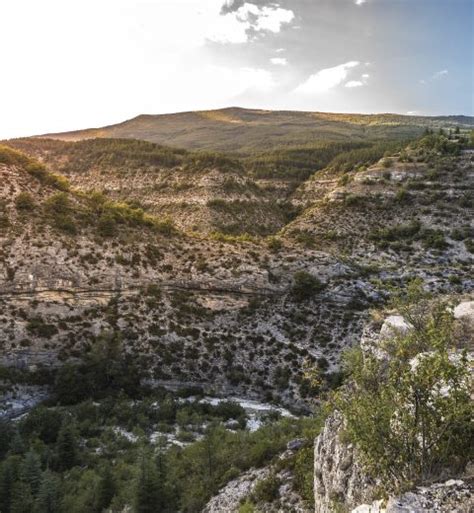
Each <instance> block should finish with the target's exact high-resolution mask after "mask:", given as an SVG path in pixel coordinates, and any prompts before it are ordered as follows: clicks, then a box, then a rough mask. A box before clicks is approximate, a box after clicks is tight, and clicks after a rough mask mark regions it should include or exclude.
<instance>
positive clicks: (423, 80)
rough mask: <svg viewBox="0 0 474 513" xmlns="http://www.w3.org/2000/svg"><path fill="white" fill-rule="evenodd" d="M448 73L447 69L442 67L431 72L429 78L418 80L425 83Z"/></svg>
mask: <svg viewBox="0 0 474 513" xmlns="http://www.w3.org/2000/svg"><path fill="white" fill-rule="evenodd" d="M448 74H449V71H448V70H447V69H442V70H440V71H437V72H436V73H433V74H432V75H431V77H429V78H426V79H424V78H423V79H421V80H420V84H423V85H425V84H427V83H428V82H434V81H435V80H439V79H441V78H444V77H446V76H447V75H448Z"/></svg>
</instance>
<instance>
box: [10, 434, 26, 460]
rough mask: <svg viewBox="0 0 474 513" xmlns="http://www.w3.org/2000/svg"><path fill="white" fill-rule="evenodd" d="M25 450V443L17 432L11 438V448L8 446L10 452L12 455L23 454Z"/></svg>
mask: <svg viewBox="0 0 474 513" xmlns="http://www.w3.org/2000/svg"><path fill="white" fill-rule="evenodd" d="M25 451H26V448H25V443H24V442H23V438H22V437H21V435H20V433H18V431H17V432H16V433H15V436H14V437H13V440H12V443H11V446H10V452H11V453H12V454H25Z"/></svg>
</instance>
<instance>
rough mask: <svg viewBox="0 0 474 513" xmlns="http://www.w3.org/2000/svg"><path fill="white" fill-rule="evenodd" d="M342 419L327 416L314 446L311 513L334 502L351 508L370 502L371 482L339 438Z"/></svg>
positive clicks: (326, 512) (349, 447)
mask: <svg viewBox="0 0 474 513" xmlns="http://www.w3.org/2000/svg"><path fill="white" fill-rule="evenodd" d="M343 427H344V420H343V417H342V415H341V414H340V413H338V412H335V413H333V414H332V415H330V416H329V417H328V418H327V420H326V423H325V425H324V428H323V430H322V431H321V433H320V435H319V436H318V437H317V438H316V444H315V449H314V497H315V513H331V512H333V511H334V509H335V508H336V506H337V505H340V504H344V505H345V506H347V507H355V506H357V505H358V504H360V503H361V502H366V501H369V500H370V501H371V499H372V491H373V487H374V484H375V483H374V482H373V480H371V479H370V478H369V477H368V476H367V475H366V473H365V472H364V471H363V469H362V467H361V466H360V465H359V463H358V462H357V457H356V453H355V449H354V447H353V446H352V445H351V444H346V443H344V442H343V441H341V439H340V435H341V433H342V430H343Z"/></svg>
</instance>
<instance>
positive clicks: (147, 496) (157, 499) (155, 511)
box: [135, 454, 164, 513]
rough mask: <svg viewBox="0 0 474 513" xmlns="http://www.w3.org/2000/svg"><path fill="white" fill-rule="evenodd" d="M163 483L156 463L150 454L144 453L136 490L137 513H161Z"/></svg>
mask: <svg viewBox="0 0 474 513" xmlns="http://www.w3.org/2000/svg"><path fill="white" fill-rule="evenodd" d="M161 502H162V497H161V483H160V481H159V476H158V471H157V468H156V464H155V462H154V461H153V459H152V458H151V457H150V456H149V455H146V454H145V455H143V456H142V459H141V463H140V472H139V475H138V480H137V485H136V490H135V511H136V513H161V512H162V511H163V510H164V508H163V505H162V504H161Z"/></svg>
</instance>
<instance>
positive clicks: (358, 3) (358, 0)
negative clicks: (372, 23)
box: [355, 0, 367, 5]
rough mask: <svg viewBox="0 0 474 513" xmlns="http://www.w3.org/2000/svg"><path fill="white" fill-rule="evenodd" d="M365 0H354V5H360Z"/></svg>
mask: <svg viewBox="0 0 474 513" xmlns="http://www.w3.org/2000/svg"><path fill="white" fill-rule="evenodd" d="M366 1H367V0H355V3H356V5H362V4H365V2H366Z"/></svg>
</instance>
